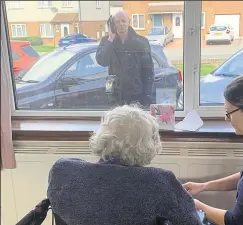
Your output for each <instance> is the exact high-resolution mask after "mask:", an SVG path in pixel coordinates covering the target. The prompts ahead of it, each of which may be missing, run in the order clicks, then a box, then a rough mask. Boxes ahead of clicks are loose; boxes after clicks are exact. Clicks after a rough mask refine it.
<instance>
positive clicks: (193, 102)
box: [1, 1, 224, 118]
mask: <svg viewBox="0 0 243 225" xmlns="http://www.w3.org/2000/svg"><path fill="white" fill-rule="evenodd" d="M201 8H202V6H201V2H200V1H185V6H184V11H185V13H184V37H183V39H184V49H183V50H184V110H183V111H176V117H184V116H186V115H187V114H188V113H189V112H191V111H192V110H196V111H197V112H198V113H199V115H200V116H201V117H221V118H222V117H223V116H224V108H223V106H210V107H208V106H200V104H199V103H200V102H199V84H200V83H199V82H200V64H201V49H200V48H201V46H200V44H201V35H200V32H201ZM4 18H6V17H4ZM6 22H7V21H6ZM1 23H2V24H4V22H1ZM2 27H5V28H3V29H4V32H3V33H2V35H3V36H5V37H2V40H3V41H2V51H3V54H4V56H6V57H3V61H4V62H3V63H4V65H8V66H6V67H4V68H2V73H3V74H5V75H6V76H8V77H9V82H12V81H11V80H12V78H11V76H12V75H11V71H10V61H9V52H8V45H7V44H8V43H7V41H4V40H7V38H9V37H8V31H7V30H6V26H3V25H2ZM6 35H7V36H6ZM191 49H193V51H191ZM5 61H6V62H5ZM192 87H193V88H192ZM11 89H12V90H11V91H12V116H25V117H28V116H29V117H39V116H41V117H43V116H47V117H48V116H54V117H63V116H67V111H26V110H16V109H15V101H14V92H13V89H14V88H13V87H11ZM105 112H106V111H68V115H69V116H70V117H72V116H89V117H92V116H93V117H97V116H103V115H104V113H105Z"/></svg>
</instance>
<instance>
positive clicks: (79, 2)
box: [78, 1, 83, 33]
mask: <svg viewBox="0 0 243 225" xmlns="http://www.w3.org/2000/svg"><path fill="white" fill-rule="evenodd" d="M78 17H79V27H80V31H79V32H80V33H82V30H83V29H82V23H81V18H82V17H81V1H78Z"/></svg>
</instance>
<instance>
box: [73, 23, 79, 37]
mask: <svg viewBox="0 0 243 225" xmlns="http://www.w3.org/2000/svg"><path fill="white" fill-rule="evenodd" d="M74 31H75V33H76V34H79V24H78V23H75V27H74Z"/></svg>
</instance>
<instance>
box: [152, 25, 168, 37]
mask: <svg viewBox="0 0 243 225" xmlns="http://www.w3.org/2000/svg"><path fill="white" fill-rule="evenodd" d="M164 34H165V29H164V28H158V27H153V28H151V29H150V31H149V33H148V36H153V35H164Z"/></svg>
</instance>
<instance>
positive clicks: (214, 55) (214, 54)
mask: <svg viewBox="0 0 243 225" xmlns="http://www.w3.org/2000/svg"><path fill="white" fill-rule="evenodd" d="M242 48H243V46H239V45H235V46H233V45H232V46H230V45H217V46H209V47H206V48H202V49H201V52H202V54H201V58H202V59H227V58H229V57H230V56H232V55H233V54H234V53H235V52H237V51H238V50H240V49H242ZM164 52H165V54H166V55H167V57H168V58H169V59H170V60H182V59H183V49H182V48H169V47H165V49H164ZM39 54H40V55H41V56H42V55H45V54H46V52H39Z"/></svg>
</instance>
